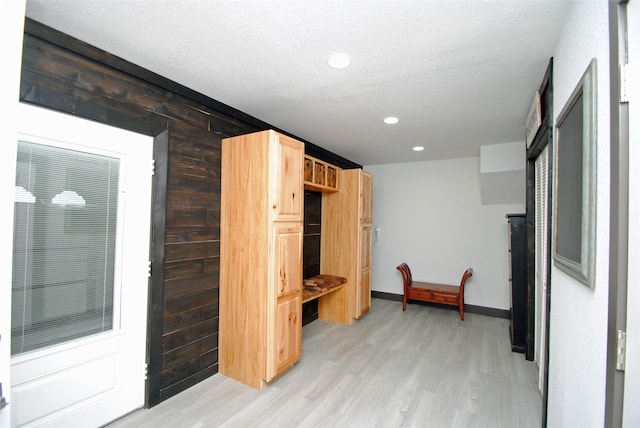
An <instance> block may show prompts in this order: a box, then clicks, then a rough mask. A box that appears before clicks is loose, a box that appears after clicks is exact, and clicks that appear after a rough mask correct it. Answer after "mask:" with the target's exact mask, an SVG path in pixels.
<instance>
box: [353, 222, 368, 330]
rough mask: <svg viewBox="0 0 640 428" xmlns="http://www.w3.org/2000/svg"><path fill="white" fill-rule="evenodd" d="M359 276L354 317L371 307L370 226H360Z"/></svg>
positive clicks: (359, 315)
mask: <svg viewBox="0 0 640 428" xmlns="http://www.w3.org/2000/svg"><path fill="white" fill-rule="evenodd" d="M358 262H359V266H358V269H359V275H358V288H357V293H356V312H355V314H356V317H358V318H359V317H361V316H362V315H364V314H365V313H367V312H368V311H369V308H370V307H371V225H362V226H360V248H359V250H358Z"/></svg>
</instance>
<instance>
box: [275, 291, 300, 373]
mask: <svg viewBox="0 0 640 428" xmlns="http://www.w3.org/2000/svg"><path fill="white" fill-rule="evenodd" d="M275 333H276V334H275V353H276V354H275V356H274V357H275V358H274V362H275V372H274V373H273V376H271V377H270V378H269V379H267V381H270V380H271V379H272V378H273V377H274V376H277V375H278V374H280V373H282V372H283V371H284V370H286V369H287V368H288V367H290V366H291V365H292V364H293V363H295V362H296V361H298V360H299V359H300V356H301V354H302V297H301V296H300V294H298V295H296V296H295V297H294V298H282V299H279V300H278V304H277V307H276V332H275Z"/></svg>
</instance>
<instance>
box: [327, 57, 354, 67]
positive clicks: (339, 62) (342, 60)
mask: <svg viewBox="0 0 640 428" xmlns="http://www.w3.org/2000/svg"><path fill="white" fill-rule="evenodd" d="M327 63H328V64H329V67H331V68H335V69H338V70H339V69H341V68H347V67H348V66H349V64H351V59H350V58H349V55H347V54H346V53H335V54H333V55H331V56H330V57H329V59H328V60H327Z"/></svg>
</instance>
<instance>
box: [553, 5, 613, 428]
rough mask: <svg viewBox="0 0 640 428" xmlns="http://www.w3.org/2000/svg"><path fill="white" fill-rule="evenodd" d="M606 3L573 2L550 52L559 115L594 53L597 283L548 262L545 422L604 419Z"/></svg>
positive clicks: (607, 170) (580, 423) (607, 172)
mask: <svg viewBox="0 0 640 428" xmlns="http://www.w3.org/2000/svg"><path fill="white" fill-rule="evenodd" d="M608 44H609V34H608V2H604V1H602V2H576V3H574V4H573V5H572V9H571V11H570V13H569V17H568V19H567V22H566V24H565V27H564V30H563V32H562V35H561V37H560V39H559V43H558V45H557V48H556V51H555V54H554V80H553V86H554V97H553V98H554V105H553V111H554V115H555V116H556V118H557V116H558V114H559V113H560V111H561V110H562V108H563V106H564V105H565V103H566V102H567V100H568V99H569V96H570V95H571V93H572V91H573V89H574V88H575V86H576V85H577V84H578V82H579V80H580V78H581V77H582V74H583V73H584V71H585V70H586V68H587V66H588V65H589V62H590V61H591V59H592V58H594V57H595V58H597V61H598V66H597V68H598V70H597V81H598V83H597V85H598V87H597V92H598V100H597V104H598V105H597V147H598V148H597V184H596V189H597V190H596V192H597V220H596V230H597V232H596V233H597V236H596V278H595V287H594V288H593V289H590V288H587V287H586V286H585V285H582V284H581V283H579V282H577V281H576V280H574V279H573V278H571V277H569V276H568V275H566V274H565V273H564V272H562V271H560V270H558V269H557V268H555V267H552V272H551V313H550V322H551V330H550V335H549V337H550V344H549V351H550V354H549V355H550V361H549V396H548V399H549V408H548V426H549V427H569V426H571V427H578V426H579V427H595V426H600V427H601V426H603V424H604V407H605V385H606V378H605V375H606V347H607V302H608V275H609V236H608V234H609V175H610V167H609V140H610V138H609V130H610V129H609V128H610V126H609V114H610V113H609V48H608V46H609V45H608Z"/></svg>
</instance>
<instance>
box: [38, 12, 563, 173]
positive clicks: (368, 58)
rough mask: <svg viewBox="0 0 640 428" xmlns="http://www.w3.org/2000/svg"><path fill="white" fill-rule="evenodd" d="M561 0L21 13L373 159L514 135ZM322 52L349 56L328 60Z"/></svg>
mask: <svg viewBox="0 0 640 428" xmlns="http://www.w3.org/2000/svg"><path fill="white" fill-rule="evenodd" d="M570 4H571V3H570V2H568V1H562V0H558V1H553V0H544V1H517V0H511V1H507V0H497V1H471V0H470V1H445V0H442V1H371V0H370V1H340V0H336V1H224V0H222V1H213V0H209V1H207V0H201V1H187V0H182V1H171V0H164V1H161V0H155V1H141V0H136V1H124V0H110V1H107V0H85V1H80V0H65V1H59V0H28V1H27V12H26V15H27V16H28V17H30V18H33V19H34V20H36V21H39V22H41V23H43V24H45V25H48V26H51V27H53V28H55V29H57V30H60V31H62V32H64V33H66V34H69V35H71V36H73V37H76V38H78V39H80V40H83V41H85V42H87V43H89V44H91V45H94V46H96V47H98V48H100V49H103V50H105V51H107V52H110V53H111V54H114V55H116V56H119V57H121V58H123V59H126V60H128V61H130V62H132V63H135V64H136V65H139V66H142V67H144V68H146V69H148V70H151V71H153V72H155V73H157V74H160V75H162V76H164V77H166V78H169V79H171V80H173V81H175V82H177V83H180V84H182V85H185V86H187V87H189V88H191V89H194V90H196V91H198V92H201V93H202V94H204V95H207V96H209V97H211V98H214V99H216V100H218V101H220V102H223V103H225V104H228V105H230V106H232V107H234V108H236V109H238V110H241V111H243V112H244V113H247V114H250V115H252V116H254V117H256V118H258V119H261V120H263V121H265V122H267V123H270V124H272V125H273V126H275V127H278V128H280V129H283V130H285V131H287V132H290V133H292V134H294V135H297V136H298V137H300V138H302V139H305V140H307V141H310V142H312V143H314V144H316V145H319V146H321V147H324V148H325V149H328V150H330V151H332V152H334V153H337V154H339V155H341V156H344V157H345V158H347V159H349V160H352V161H354V162H357V163H359V164H362V165H374V164H382V163H395V162H407V161H420V160H434V159H447V158H457V157H467V156H479V154H480V147H481V146H483V145H489V144H498V143H507V142H516V141H523V140H524V120H525V116H526V114H527V111H528V108H529V105H530V103H531V100H532V97H533V93H534V92H535V90H536V89H537V87H538V86H539V85H540V82H541V81H542V77H543V75H544V72H545V69H546V67H547V64H548V62H549V58H551V56H553V51H554V48H555V45H556V41H557V39H558V36H559V34H560V31H561V28H562V25H563V22H564V20H565V17H566V15H567V12H568V9H569V7H570ZM334 52H346V53H348V54H349V55H350V57H351V66H350V67H348V68H347V69H344V70H334V69H331V68H329V67H328V66H327V65H326V60H327V58H328V56H329V55H330V54H332V53H334ZM386 116H397V117H399V118H400V122H399V123H398V124H397V125H393V126H390V125H385V124H384V123H383V119H384V118H385V117H386ZM415 145H422V146H425V150H424V151H423V152H413V151H412V150H411V148H412V147H413V146H415Z"/></svg>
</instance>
